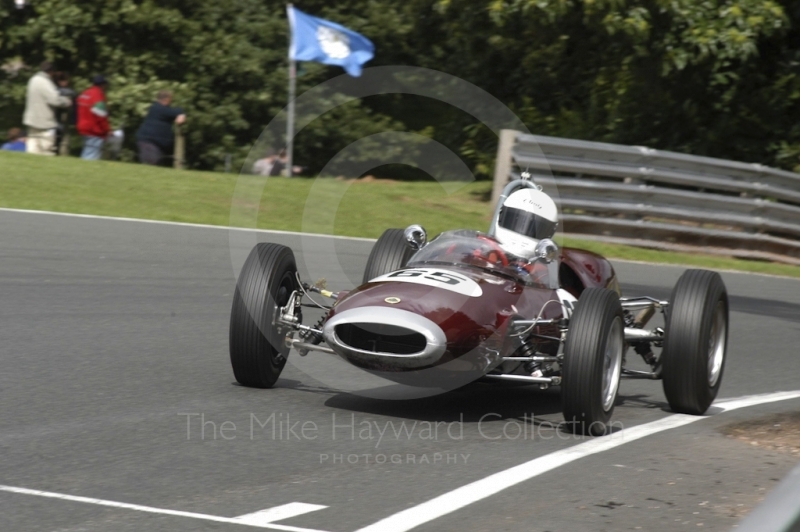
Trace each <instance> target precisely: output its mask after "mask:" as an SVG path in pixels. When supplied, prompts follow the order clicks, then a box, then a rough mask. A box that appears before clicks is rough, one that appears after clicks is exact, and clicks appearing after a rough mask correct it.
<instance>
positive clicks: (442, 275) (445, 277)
mask: <svg viewBox="0 0 800 532" xmlns="http://www.w3.org/2000/svg"><path fill="white" fill-rule="evenodd" d="M420 276H421V277H422V278H423V279H430V280H432V281H439V282H440V283H444V284H451V285H457V284H459V283H461V282H463V281H464V279H463V278H462V277H459V276H457V275H453V274H452V273H446V272H429V271H426V270H401V271H399V272H394V273H392V274H390V275H389V277H420Z"/></svg>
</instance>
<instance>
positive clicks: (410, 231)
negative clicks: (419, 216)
mask: <svg viewBox="0 0 800 532" xmlns="http://www.w3.org/2000/svg"><path fill="white" fill-rule="evenodd" d="M403 237H405V239H406V242H408V245H409V246H411V249H413V250H414V251H418V250H420V249H422V248H423V247H425V244H427V243H428V233H426V232H425V228H423V227H422V226H421V225H416V224H415V225H409V226H408V227H406V230H405V231H403Z"/></svg>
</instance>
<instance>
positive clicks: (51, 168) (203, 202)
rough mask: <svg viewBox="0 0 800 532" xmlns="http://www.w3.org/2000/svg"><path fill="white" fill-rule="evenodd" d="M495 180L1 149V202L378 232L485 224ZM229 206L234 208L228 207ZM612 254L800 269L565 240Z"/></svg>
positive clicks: (762, 269)
mask: <svg viewBox="0 0 800 532" xmlns="http://www.w3.org/2000/svg"><path fill="white" fill-rule="evenodd" d="M490 189H491V183H488V182H474V183H467V184H463V183H449V184H445V185H444V186H443V185H440V184H439V183H435V182H398V181H384V180H377V181H372V180H338V179H286V178H278V177H273V178H268V179H265V178H259V177H254V176H242V177H240V176H238V175H236V174H220V173H211V172H188V171H187V172H179V171H174V170H171V169H168V168H153V167H147V166H142V165H135V164H125V163H114V162H108V161H97V162H85V161H81V160H79V159H75V158H64V157H40V156H33V155H27V154H19V153H8V152H0V207H9V208H17V209H32V210H46V211H57V212H70V213H80V214H98V215H105V216H122V217H130V218H144V219H150V220H168V221H177V222H191V223H203V224H211V225H237V226H245V227H258V228H261V229H279V230H284V231H305V232H312V233H326V234H336V235H346V236H361V237H373V238H376V237H378V236H380V234H381V233H382V232H383V230H384V229H386V228H387V227H405V226H406V225H409V224H411V223H420V224H422V225H423V226H425V228H426V229H427V230H428V232H429V233H430V234H436V233H438V232H440V231H444V230H447V229H453V228H458V227H467V228H476V229H481V228H486V227H487V225H488V223H489V218H490V215H491V206H490V205H489V203H488V201H487V198H488V195H489V193H490ZM232 206H233V208H232ZM565 244H567V245H574V246H579V247H584V248H586V249H590V250H592V251H596V252H598V253H601V254H604V255H606V256H608V257H614V258H620V259H628V260H639V261H645V262H663V263H672V264H687V265H695V266H700V267H706V268H715V269H732V270H741V271H750V272H758V273H769V274H773V275H787V276H792V277H800V268H798V267H794V266H788V265H782V264H771V263H765V262H756V261H745V260H737V259H731V258H725V257H716V256H705V255H693V254H686V253H671V252H663V251H655V250H647V249H640V248H634V247H630V246H622V245H615V244H605V243H601V242H594V241H581V240H575V239H566V240H565Z"/></svg>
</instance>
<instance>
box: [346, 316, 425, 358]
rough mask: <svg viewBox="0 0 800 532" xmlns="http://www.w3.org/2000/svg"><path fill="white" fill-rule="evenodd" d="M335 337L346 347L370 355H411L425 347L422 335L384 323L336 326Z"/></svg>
mask: <svg viewBox="0 0 800 532" xmlns="http://www.w3.org/2000/svg"><path fill="white" fill-rule="evenodd" d="M336 336H338V337H339V340H340V341H341V343H343V344H345V345H347V346H350V347H353V348H355V349H358V350H360V351H368V352H371V353H387V354H393V355H413V354H417V353H421V352H422V351H424V350H425V347H426V346H427V340H426V339H425V336H423V335H422V334H420V333H418V332H416V331H413V330H411V329H408V328H406V327H399V326H397V325H388V324H384V323H342V324H340V325H337V326H336Z"/></svg>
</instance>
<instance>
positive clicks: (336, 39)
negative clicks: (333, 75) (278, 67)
mask: <svg viewBox="0 0 800 532" xmlns="http://www.w3.org/2000/svg"><path fill="white" fill-rule="evenodd" d="M287 11H288V14H289V29H290V30H291V32H292V41H291V44H290V45H289V59H291V60H294V61H316V62H319V63H324V64H326V65H336V66H340V67H342V68H344V69H345V70H346V71H347V73H348V74H350V75H351V76H355V77H358V76H360V75H361V69H362V68H363V67H364V63H366V62H367V61H369V60H370V59H372V58H373V57H374V56H375V45H373V44H372V41H370V40H369V39H367V38H366V37H364V36H363V35H361V34H360V33H356V32H354V31H353V30H349V29H347V28H345V27H344V26H341V25H339V24H336V23H335V22H331V21H329V20H325V19H321V18H317V17H312V16H311V15H306V14H305V13H303V12H302V11H300V10H299V9H296V8H294V7H292V6H289V7H287Z"/></svg>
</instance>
